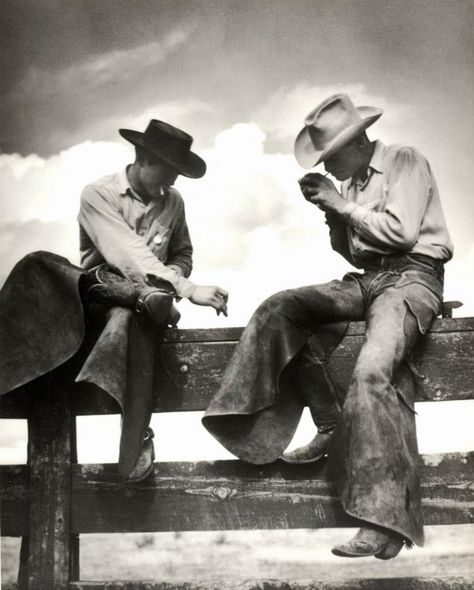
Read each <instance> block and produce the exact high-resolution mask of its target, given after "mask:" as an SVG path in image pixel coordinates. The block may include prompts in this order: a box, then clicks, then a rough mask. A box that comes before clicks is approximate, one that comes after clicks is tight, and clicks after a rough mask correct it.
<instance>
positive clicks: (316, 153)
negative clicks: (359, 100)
mask: <svg viewBox="0 0 474 590" xmlns="http://www.w3.org/2000/svg"><path fill="white" fill-rule="evenodd" d="M357 112H358V113H359V115H360V116H361V121H359V122H357V123H355V124H354V125H350V126H349V127H347V128H346V129H344V130H343V131H341V132H340V133H338V134H337V135H336V137H334V138H333V139H332V140H331V141H330V142H329V143H328V144H327V145H326V146H325V148H324V149H323V150H317V149H316V148H315V147H314V144H313V142H312V141H311V136H310V134H309V130H308V128H307V127H304V128H303V129H302V130H301V131H300V132H299V133H298V135H297V137H296V139H295V148H294V151H295V157H296V160H297V162H298V164H299V165H300V166H301V167H302V168H306V169H309V168H313V167H314V166H317V165H318V164H320V163H321V162H324V161H325V160H327V159H328V158H330V157H331V156H332V155H333V154H335V153H336V152H337V151H338V150H340V149H341V148H342V147H343V146H345V145H346V144H347V143H349V142H350V141H351V140H352V139H354V138H355V137H357V136H358V135H360V134H361V133H362V132H363V131H365V130H366V129H367V128H368V127H370V126H371V125H372V124H373V123H375V121H377V119H379V118H380V117H381V115H382V113H383V110H382V109H378V108H376V107H357Z"/></svg>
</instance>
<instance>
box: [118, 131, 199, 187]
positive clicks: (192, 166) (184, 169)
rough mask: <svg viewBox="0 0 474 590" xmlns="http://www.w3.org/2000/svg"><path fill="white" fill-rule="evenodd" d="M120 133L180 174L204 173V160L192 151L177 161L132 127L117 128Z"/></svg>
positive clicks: (190, 176)
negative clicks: (147, 140)
mask: <svg viewBox="0 0 474 590" xmlns="http://www.w3.org/2000/svg"><path fill="white" fill-rule="evenodd" d="M119 133H120V135H121V136H122V137H123V138H124V139H126V140H127V141H129V142H130V143H133V145H138V146H140V147H142V148H144V149H146V150H148V151H150V152H152V153H153V154H155V155H156V156H158V157H159V158H161V159H162V160H164V161H165V162H166V163H167V164H170V165H171V166H173V167H174V168H176V170H177V171H178V172H179V173H180V174H181V175H182V176H187V177H188V178H201V177H202V176H204V174H206V162H204V160H203V159H202V158H200V157H199V156H198V155H197V154H195V153H194V152H189V153H188V154H187V157H186V160H184V161H182V160H180V161H178V160H176V159H173V158H172V157H170V155H169V154H166V153H164V152H163V151H162V150H159V149H157V148H156V147H154V146H151V145H150V144H149V143H148V142H146V141H145V139H144V134H143V133H140V132H139V131H133V130H132V129H119Z"/></svg>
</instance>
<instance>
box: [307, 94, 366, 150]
mask: <svg viewBox="0 0 474 590" xmlns="http://www.w3.org/2000/svg"><path fill="white" fill-rule="evenodd" d="M361 121H362V119H361V117H360V115H359V113H358V111H357V109H356V107H355V106H354V103H353V102H352V100H351V99H350V98H349V96H347V94H335V95H333V96H330V97H329V98H327V99H326V100H325V101H324V102H322V103H321V104H320V105H319V106H317V107H316V108H315V109H314V110H312V111H311V112H310V113H309V115H308V116H307V117H306V119H305V121H304V123H305V127H306V128H307V130H308V132H309V135H310V138H311V142H312V143H313V145H314V147H315V148H316V149H317V150H323V149H324V148H325V146H326V145H327V144H328V143H329V142H330V141H332V140H333V139H334V138H335V137H336V136H337V135H338V134H339V133H341V132H342V131H344V129H347V128H348V127H350V126H351V125H354V124H357V123H360V122H361Z"/></svg>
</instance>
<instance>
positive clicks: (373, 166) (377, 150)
mask: <svg viewBox="0 0 474 590" xmlns="http://www.w3.org/2000/svg"><path fill="white" fill-rule="evenodd" d="M384 151H385V146H384V144H383V143H382V142H381V141H380V140H379V139H377V140H376V141H375V147H374V152H373V154H372V157H371V158H370V162H369V166H368V168H367V178H366V179H365V180H361V179H360V178H359V177H358V176H353V177H352V178H351V181H350V184H349V186H357V188H358V189H359V190H364V189H365V187H366V186H367V185H368V184H369V181H370V179H371V178H372V175H373V173H374V172H378V173H379V174H381V173H382V171H383V156H384Z"/></svg>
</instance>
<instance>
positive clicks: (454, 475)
mask: <svg viewBox="0 0 474 590" xmlns="http://www.w3.org/2000/svg"><path fill="white" fill-rule="evenodd" d="M424 465H425V466H424V473H423V482H424V483H423V496H424V498H425V499H424V504H423V513H424V518H425V522H426V524H458V523H469V522H474V484H473V473H474V454H467V455H463V454H448V455H443V456H435V457H425V462H424ZM72 498H73V506H72V529H73V531H74V532H77V533H89V532H124V531H128V532H152V531H175V530H188V531H191V530H233V529H275V528H308V527H315V528H319V527H335V526H336V527H337V526H355V524H354V521H353V520H352V519H350V518H348V517H347V516H346V515H345V514H343V512H342V510H341V508H340V505H339V501H338V499H337V493H336V491H335V489H334V486H333V484H332V482H330V481H329V480H328V477H327V469H326V465H325V464H324V462H323V463H322V464H320V465H316V466H314V465H306V466H304V465H300V466H292V465H286V464H284V463H282V462H281V461H277V462H275V463H274V464H272V465H268V466H265V467H262V466H251V465H246V464H244V463H242V462H239V461H216V462H214V463H205V462H200V463H161V464H157V466H156V471H155V475H154V477H151V478H150V479H148V480H146V481H145V482H141V483H140V484H125V483H123V482H122V481H120V480H119V478H118V476H117V472H116V466H115V465H82V466H81V465H80V466H76V467H75V468H74V475H73V491H72Z"/></svg>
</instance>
